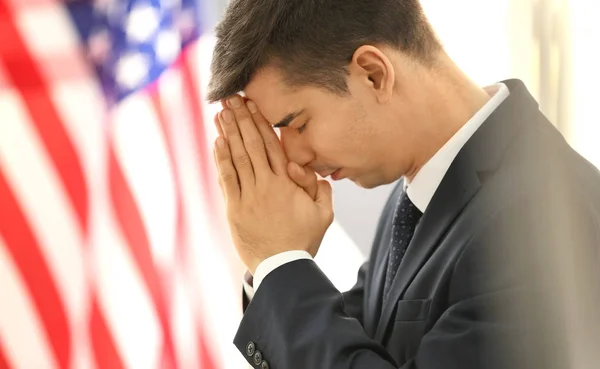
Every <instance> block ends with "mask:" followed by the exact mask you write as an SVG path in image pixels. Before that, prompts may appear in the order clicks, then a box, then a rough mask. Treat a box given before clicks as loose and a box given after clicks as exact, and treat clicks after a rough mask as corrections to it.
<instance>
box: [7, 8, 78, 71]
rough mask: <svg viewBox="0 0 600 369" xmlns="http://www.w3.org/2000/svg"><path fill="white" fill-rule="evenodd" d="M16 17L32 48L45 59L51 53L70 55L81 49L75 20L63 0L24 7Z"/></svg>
mask: <svg viewBox="0 0 600 369" xmlns="http://www.w3.org/2000/svg"><path fill="white" fill-rule="evenodd" d="M15 18H16V22H17V25H18V28H19V29H20V30H21V32H20V34H21V35H23V37H24V38H25V40H26V43H27V44H28V46H29V50H31V52H32V53H33V54H34V55H36V56H37V57H38V58H39V59H40V60H41V61H42V62H43V59H44V57H47V56H49V55H70V54H72V53H73V51H74V50H77V49H79V41H78V39H77V37H76V35H75V33H74V32H73V28H72V26H71V24H72V22H71V20H70V18H69V15H68V14H67V10H66V8H65V6H64V5H62V4H60V3H44V4H39V5H36V6H31V7H26V8H23V9H21V10H20V11H18V12H17V13H16V17H15Z"/></svg>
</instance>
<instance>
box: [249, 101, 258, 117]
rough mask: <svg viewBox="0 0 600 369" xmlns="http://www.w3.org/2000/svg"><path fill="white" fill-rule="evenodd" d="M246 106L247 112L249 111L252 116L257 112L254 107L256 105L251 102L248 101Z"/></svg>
mask: <svg viewBox="0 0 600 369" xmlns="http://www.w3.org/2000/svg"><path fill="white" fill-rule="evenodd" d="M246 106H247V107H248V110H250V113H252V114H254V113H256V112H257V111H258V108H257V107H256V104H255V103H254V102H253V101H250V100H248V102H246Z"/></svg>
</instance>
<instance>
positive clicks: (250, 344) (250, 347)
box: [246, 341, 256, 356]
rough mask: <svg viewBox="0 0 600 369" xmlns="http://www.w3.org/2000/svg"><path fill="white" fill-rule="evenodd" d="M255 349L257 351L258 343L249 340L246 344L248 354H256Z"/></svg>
mask: <svg viewBox="0 0 600 369" xmlns="http://www.w3.org/2000/svg"><path fill="white" fill-rule="evenodd" d="M254 351H256V345H254V342H252V341H250V342H248V344H247V345H246V355H248V356H252V355H254Z"/></svg>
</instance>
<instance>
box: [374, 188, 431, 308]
mask: <svg viewBox="0 0 600 369" xmlns="http://www.w3.org/2000/svg"><path fill="white" fill-rule="evenodd" d="M422 215H423V213H421V211H420V210H419V209H417V207H416V206H415V205H414V204H413V203H412V201H410V199H409V198H408V195H407V194H406V191H404V192H402V195H400V199H398V204H397V205H396V211H395V212H394V219H393V221H392V222H393V223H392V242H391V244H390V256H389V259H388V266H387V272H386V276H385V286H384V288H383V301H384V302H385V301H386V299H387V295H388V293H389V292H390V287H391V286H392V282H393V281H394V277H395V276H396V273H397V271H398V267H399V266H400V262H401V261H402V258H403V257H404V254H405V253H406V249H407V248H408V245H409V244H410V240H411V239H412V236H413V234H414V233H415V228H416V227H417V223H418V222H419V219H421V216H422Z"/></svg>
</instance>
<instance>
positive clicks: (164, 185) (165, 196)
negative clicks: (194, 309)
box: [112, 93, 176, 264]
mask: <svg viewBox="0 0 600 369" xmlns="http://www.w3.org/2000/svg"><path fill="white" fill-rule="evenodd" d="M154 112H155V110H154V109H153V105H152V102H151V100H150V98H149V97H148V96H147V95H145V94H143V93H140V94H135V95H132V96H130V97H129V98H127V99H126V100H125V101H123V102H122V103H121V104H120V106H119V107H118V109H117V110H116V112H115V113H114V119H113V121H112V122H113V124H114V127H113V137H114V142H115V152H116V155H117V158H118V160H119V161H120V163H121V164H122V168H123V172H124V175H125V178H126V180H127V181H128V183H129V186H130V188H131V191H132V193H133V196H134V198H135V200H136V203H137V205H138V208H139V210H140V213H141V215H142V219H143V221H144V224H145V226H146V227H145V228H146V231H147V233H148V236H149V240H150V242H151V246H152V251H153V253H154V255H155V257H156V259H157V261H159V262H162V263H166V264H170V263H171V262H172V260H171V259H172V256H173V251H174V245H175V230H176V227H175V226H176V225H175V210H176V208H175V188H174V183H173V172H172V168H171V166H170V163H169V161H168V155H167V147H166V145H165V137H163V134H162V131H161V128H160V123H159V121H158V119H157V117H156V115H155V114H154Z"/></svg>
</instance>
